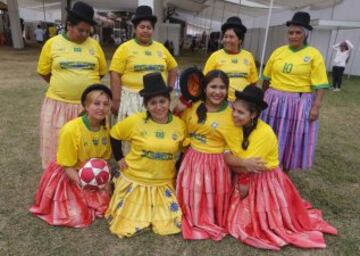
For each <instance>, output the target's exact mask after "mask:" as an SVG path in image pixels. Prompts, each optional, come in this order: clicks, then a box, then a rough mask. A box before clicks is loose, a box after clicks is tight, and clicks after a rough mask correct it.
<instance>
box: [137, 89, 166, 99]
mask: <svg viewBox="0 0 360 256" xmlns="http://www.w3.org/2000/svg"><path fill="white" fill-rule="evenodd" d="M170 91H171V89H170V88H169V87H166V88H164V89H163V90H160V91H154V92H146V91H145V89H142V90H140V91H139V94H140V96H141V97H145V98H148V97H155V96H157V95H161V94H164V93H170Z"/></svg>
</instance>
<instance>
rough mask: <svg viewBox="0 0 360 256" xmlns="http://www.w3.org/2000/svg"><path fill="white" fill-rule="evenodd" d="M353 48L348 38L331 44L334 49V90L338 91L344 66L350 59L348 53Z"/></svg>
mask: <svg viewBox="0 0 360 256" xmlns="http://www.w3.org/2000/svg"><path fill="white" fill-rule="evenodd" d="M353 48H354V45H353V44H352V43H351V42H350V41H348V40H345V41H343V42H341V43H337V44H334V45H333V49H334V50H335V51H336V54H335V58H334V61H333V69H332V75H333V90H334V91H335V92H336V91H340V87H341V83H342V76H343V74H344V70H345V66H346V64H347V63H348V61H349V59H350V53H351V50H352V49H353Z"/></svg>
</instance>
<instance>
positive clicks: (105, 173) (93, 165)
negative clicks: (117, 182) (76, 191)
mask: <svg viewBox="0 0 360 256" xmlns="http://www.w3.org/2000/svg"><path fill="white" fill-rule="evenodd" d="M79 177H80V183H81V187H83V188H90V189H98V188H103V187H104V186H105V184H106V183H108V182H109V181H110V170H109V166H108V164H107V162H106V161H105V160H103V159H99V158H91V159H90V160H89V161H87V162H86V163H85V164H84V165H83V167H81V168H80V170H79Z"/></svg>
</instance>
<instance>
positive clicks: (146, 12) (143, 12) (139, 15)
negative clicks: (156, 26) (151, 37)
mask: <svg viewBox="0 0 360 256" xmlns="http://www.w3.org/2000/svg"><path fill="white" fill-rule="evenodd" d="M141 20H149V21H150V22H152V23H156V21H157V17H156V16H155V15H153V14H152V9H151V7H150V6H147V5H140V6H138V7H137V8H136V10H135V15H134V16H133V18H132V19H131V21H132V23H133V24H134V23H137V22H139V21H141Z"/></svg>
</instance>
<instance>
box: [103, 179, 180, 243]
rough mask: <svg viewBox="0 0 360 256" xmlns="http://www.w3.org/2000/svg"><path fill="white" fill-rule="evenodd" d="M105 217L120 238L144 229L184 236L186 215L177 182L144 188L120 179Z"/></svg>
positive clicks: (138, 184) (144, 185)
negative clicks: (176, 185)
mask: <svg viewBox="0 0 360 256" xmlns="http://www.w3.org/2000/svg"><path fill="white" fill-rule="evenodd" d="M105 217H106V219H107V221H108V223H109V225H110V231H111V232H112V233H113V234H116V235H117V236H118V237H120V238H123V237H131V236H133V235H134V234H136V233H138V232H140V231H143V230H144V229H152V230H153V232H155V233H157V234H160V235H170V234H176V233H180V231H181V218H182V213H181V209H180V207H179V204H178V202H177V199H176V193H175V187H174V182H169V183H165V184H161V185H152V184H144V183H138V182H135V181H132V180H130V179H128V178H127V177H125V176H124V175H123V174H122V175H120V176H119V177H118V178H117V179H116V183H115V190H114V194H113V195H112V198H111V201H110V204H109V207H108V209H107V211H106V214H105Z"/></svg>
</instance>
